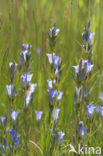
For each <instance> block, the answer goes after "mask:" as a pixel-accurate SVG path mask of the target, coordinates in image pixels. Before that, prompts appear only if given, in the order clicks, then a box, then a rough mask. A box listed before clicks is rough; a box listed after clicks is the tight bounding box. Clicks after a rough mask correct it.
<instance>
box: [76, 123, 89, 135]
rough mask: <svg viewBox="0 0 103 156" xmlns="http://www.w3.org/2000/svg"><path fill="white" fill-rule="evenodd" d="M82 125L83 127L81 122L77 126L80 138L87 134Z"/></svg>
mask: <svg viewBox="0 0 103 156" xmlns="http://www.w3.org/2000/svg"><path fill="white" fill-rule="evenodd" d="M83 125H84V123H83V121H80V122H79V124H78V133H79V134H80V135H81V137H82V138H83V137H84V136H85V135H86V133H87V128H86V127H83Z"/></svg>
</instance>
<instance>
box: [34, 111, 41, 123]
mask: <svg viewBox="0 0 103 156" xmlns="http://www.w3.org/2000/svg"><path fill="white" fill-rule="evenodd" d="M42 114H43V111H41V110H39V111H37V110H35V115H36V120H37V121H40V120H41V116H42Z"/></svg>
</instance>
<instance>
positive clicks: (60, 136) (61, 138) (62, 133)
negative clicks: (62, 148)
mask: <svg viewBox="0 0 103 156" xmlns="http://www.w3.org/2000/svg"><path fill="white" fill-rule="evenodd" d="M64 135H65V133H64V132H58V139H59V141H60V142H62V140H63V137H64Z"/></svg>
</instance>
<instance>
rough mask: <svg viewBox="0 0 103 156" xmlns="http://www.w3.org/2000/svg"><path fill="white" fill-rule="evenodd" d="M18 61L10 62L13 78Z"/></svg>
mask: <svg viewBox="0 0 103 156" xmlns="http://www.w3.org/2000/svg"><path fill="white" fill-rule="evenodd" d="M16 68H17V63H16V62H9V71H10V77H11V78H13V77H14V74H15V72H16Z"/></svg>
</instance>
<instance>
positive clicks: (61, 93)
mask: <svg viewBox="0 0 103 156" xmlns="http://www.w3.org/2000/svg"><path fill="white" fill-rule="evenodd" d="M62 96H63V92H61V91H58V97H57V100H58V101H60V100H61V98H62Z"/></svg>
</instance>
